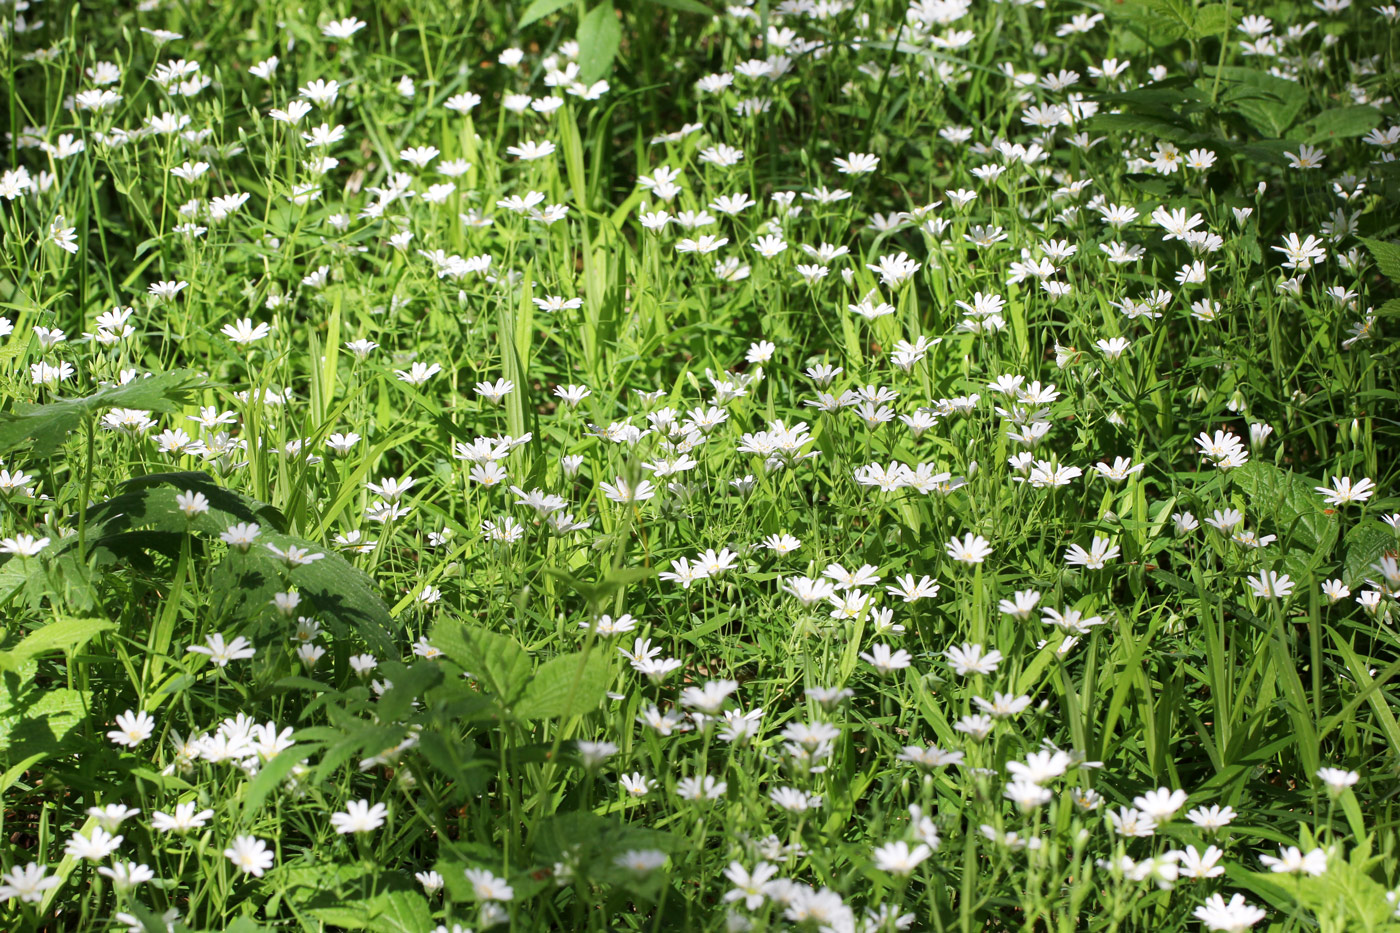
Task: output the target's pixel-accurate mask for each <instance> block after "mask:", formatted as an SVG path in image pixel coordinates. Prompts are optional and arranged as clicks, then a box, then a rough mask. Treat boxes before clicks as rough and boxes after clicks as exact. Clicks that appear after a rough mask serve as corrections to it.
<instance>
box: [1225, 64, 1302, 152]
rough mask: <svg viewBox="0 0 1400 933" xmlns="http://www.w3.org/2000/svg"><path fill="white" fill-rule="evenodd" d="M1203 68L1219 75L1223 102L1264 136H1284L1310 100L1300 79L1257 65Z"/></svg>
mask: <svg viewBox="0 0 1400 933" xmlns="http://www.w3.org/2000/svg"><path fill="white" fill-rule="evenodd" d="M1202 71H1203V72H1204V73H1205V75H1206V76H1207V77H1208V78H1214V77H1215V76H1216V75H1217V74H1218V75H1219V76H1220V79H1221V83H1222V86H1223V89H1222V92H1221V95H1220V102H1221V103H1222V104H1223V105H1224V106H1225V107H1226V108H1227V109H1229V110H1233V111H1234V112H1235V113H1237V114H1239V115H1240V116H1241V117H1244V119H1245V120H1246V121H1248V122H1249V124H1250V125H1251V126H1253V127H1254V128H1255V129H1256V130H1258V131H1259V132H1260V133H1262V134H1263V135H1265V136H1269V137H1274V138H1278V137H1280V136H1282V135H1283V134H1284V131H1285V130H1287V129H1288V128H1289V127H1290V126H1292V125H1293V121H1294V120H1296V119H1297V118H1298V114H1299V113H1300V112H1301V111H1302V109H1303V106H1304V105H1305V104H1306V103H1307V102H1308V92H1307V89H1306V88H1304V87H1303V86H1302V85H1300V84H1299V83H1298V82H1296V81H1289V80H1288V79H1286V78H1278V77H1275V76H1274V75H1271V74H1268V73H1266V72H1263V71H1259V70H1257V69H1254V68H1241V67H1237V66H1227V67H1224V68H1214V67H1206V68H1203V69H1202Z"/></svg>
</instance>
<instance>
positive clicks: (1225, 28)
mask: <svg viewBox="0 0 1400 933" xmlns="http://www.w3.org/2000/svg"><path fill="white" fill-rule="evenodd" d="M1231 25H1232V21H1231V18H1230V13H1229V10H1227V9H1226V8H1225V4H1223V3H1208V4H1206V5H1205V6H1203V7H1197V9H1196V12H1195V15H1194V16H1193V17H1192V19H1191V35H1193V36H1195V37H1196V38H1197V39H1204V38H1206V37H1207V36H1218V35H1220V34H1221V33H1222V32H1229V31H1230V26H1231Z"/></svg>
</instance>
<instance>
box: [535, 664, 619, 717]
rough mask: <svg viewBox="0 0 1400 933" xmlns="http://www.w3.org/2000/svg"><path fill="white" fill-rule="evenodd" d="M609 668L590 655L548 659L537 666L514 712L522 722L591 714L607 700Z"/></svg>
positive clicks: (609, 679) (609, 677)
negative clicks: (524, 720)
mask: <svg viewBox="0 0 1400 933" xmlns="http://www.w3.org/2000/svg"><path fill="white" fill-rule="evenodd" d="M610 673H611V672H610V665H609V660H608V658H607V656H606V655H604V654H603V653H602V652H601V651H594V652H593V653H592V654H590V655H589V656H588V657H586V658H585V657H584V655H583V652H575V653H573V654H566V655H561V656H560V657H557V658H551V659H550V660H548V661H546V662H545V663H544V664H541V665H540V668H539V670H538V671H536V672H535V676H534V677H532V678H531V679H530V685H529V686H528V687H527V688H526V689H525V695H524V696H523V697H522V698H521V700H520V703H519V704H518V705H517V706H516V708H515V712H516V714H517V715H519V716H520V717H521V718H522V719H553V718H568V717H570V716H581V715H583V714H585V713H591V712H593V711H594V710H595V709H597V708H598V707H599V706H601V705H602V703H603V701H604V700H605V699H607V694H608V684H609V683H610V682H611V680H612V678H611V676H610Z"/></svg>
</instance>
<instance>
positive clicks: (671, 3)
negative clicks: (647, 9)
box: [650, 0, 715, 16]
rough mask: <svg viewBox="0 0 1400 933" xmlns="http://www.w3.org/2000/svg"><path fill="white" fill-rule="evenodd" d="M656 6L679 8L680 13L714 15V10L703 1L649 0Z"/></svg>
mask: <svg viewBox="0 0 1400 933" xmlns="http://www.w3.org/2000/svg"><path fill="white" fill-rule="evenodd" d="M650 2H652V3H654V4H656V5H657V6H664V7H669V8H670V9H672V10H679V11H680V12H682V13H696V14H698V15H700V16H714V15H715V11H714V10H712V9H710V8H709V7H707V6H705V5H704V4H703V3H696V2H695V0H650Z"/></svg>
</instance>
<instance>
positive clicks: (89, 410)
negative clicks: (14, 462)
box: [0, 370, 202, 459]
mask: <svg viewBox="0 0 1400 933" xmlns="http://www.w3.org/2000/svg"><path fill="white" fill-rule="evenodd" d="M201 381H202V380H201V378H200V377H199V376H197V375H196V374H194V373H191V372H187V371H185V370H176V371H175V372H169V373H161V374H160V375H158V376H152V377H150V378H149V379H136V380H133V381H132V382H129V383H127V384H126V385H124V386H109V387H108V388H105V389H99V390H98V391H97V392H94V393H93V394H92V395H88V396H84V397H82V398H72V399H59V400H57V401H53V402H48V403H47V404H44V405H28V404H21V405H16V406H15V409H14V411H11V412H6V413H5V414H3V415H0V454H7V453H9V452H10V451H12V450H15V449H16V448H18V447H21V446H23V445H24V444H25V443H26V442H28V443H29V445H30V447H29V450H28V454H29V456H31V457H34V458H36V459H38V458H44V457H48V456H51V455H52V454H53V453H54V451H56V450H58V449H59V448H60V447H62V446H63V444H64V442H65V441H67V440H68V437H69V435H70V434H72V433H73V432H74V431H76V430H78V428H80V427H82V424H83V421H84V420H86V419H88V418H94V417H96V416H97V415H99V414H100V413H102V412H104V411H106V410H107V409H109V408H140V409H144V410H147V411H176V410H178V409H179V407H180V406H181V405H183V404H184V403H185V401H186V400H187V399H189V397H190V395H191V393H192V392H193V390H194V388H195V386H197V385H198V384H199V383H200V382H201Z"/></svg>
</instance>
